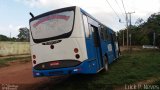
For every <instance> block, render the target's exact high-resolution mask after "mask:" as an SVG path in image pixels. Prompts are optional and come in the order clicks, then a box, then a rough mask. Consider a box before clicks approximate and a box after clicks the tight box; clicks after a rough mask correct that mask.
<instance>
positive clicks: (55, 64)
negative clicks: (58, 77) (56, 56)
mask: <svg viewBox="0 0 160 90" xmlns="http://www.w3.org/2000/svg"><path fill="white" fill-rule="evenodd" d="M57 65H59V62H58V61H57V62H51V63H50V66H57Z"/></svg>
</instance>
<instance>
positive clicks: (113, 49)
mask: <svg viewBox="0 0 160 90" xmlns="http://www.w3.org/2000/svg"><path fill="white" fill-rule="evenodd" d="M114 39H115V37H114V34H111V44H112V51H113V56H114V58H116V46H115V40H114Z"/></svg>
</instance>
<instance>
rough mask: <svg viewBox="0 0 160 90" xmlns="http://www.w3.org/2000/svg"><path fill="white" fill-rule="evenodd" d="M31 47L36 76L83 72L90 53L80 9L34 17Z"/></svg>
mask: <svg viewBox="0 0 160 90" xmlns="http://www.w3.org/2000/svg"><path fill="white" fill-rule="evenodd" d="M30 46H31V55H32V65H33V76H34V77H41V76H58V75H66V74H76V73H83V71H84V69H85V68H84V66H86V65H85V63H84V62H85V60H87V52H86V44H85V35H84V30H83V21H82V16H81V12H80V8H79V7H68V8H62V9H58V10H53V11H50V12H47V13H44V14H41V15H38V16H36V17H33V18H31V19H30Z"/></svg>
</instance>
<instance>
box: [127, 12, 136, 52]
mask: <svg viewBox="0 0 160 90" xmlns="http://www.w3.org/2000/svg"><path fill="white" fill-rule="evenodd" d="M133 13H135V12H128V13H126V22H127V50H128V51H129V46H128V45H130V50H131V44H132V43H131V36H132V35H131V33H130V32H129V30H128V16H127V14H129V19H130V20H129V22H130V25H129V26H130V27H129V29H130V31H131V25H132V23H131V14H133ZM128 43H129V44H128Z"/></svg>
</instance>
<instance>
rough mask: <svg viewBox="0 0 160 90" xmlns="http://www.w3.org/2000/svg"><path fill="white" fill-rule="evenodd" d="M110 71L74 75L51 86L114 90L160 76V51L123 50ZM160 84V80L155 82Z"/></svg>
mask: <svg viewBox="0 0 160 90" xmlns="http://www.w3.org/2000/svg"><path fill="white" fill-rule="evenodd" d="M109 67H110V70H109V72H107V73H106V72H100V73H98V74H96V75H73V76H71V77H70V78H68V79H67V80H65V81H63V82H61V83H58V84H56V85H53V84H52V83H50V86H51V87H49V88H52V89H54V90H112V89H114V88H115V87H119V86H122V85H125V84H133V83H136V82H139V81H143V80H147V79H150V78H152V77H154V78H156V77H160V68H159V67H160V52H159V51H155V50H143V51H134V52H132V53H131V54H129V53H127V52H123V56H121V57H120V58H119V60H117V61H116V62H114V63H113V64H111V65H110V66H109ZM154 84H159V81H157V82H154Z"/></svg>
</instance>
